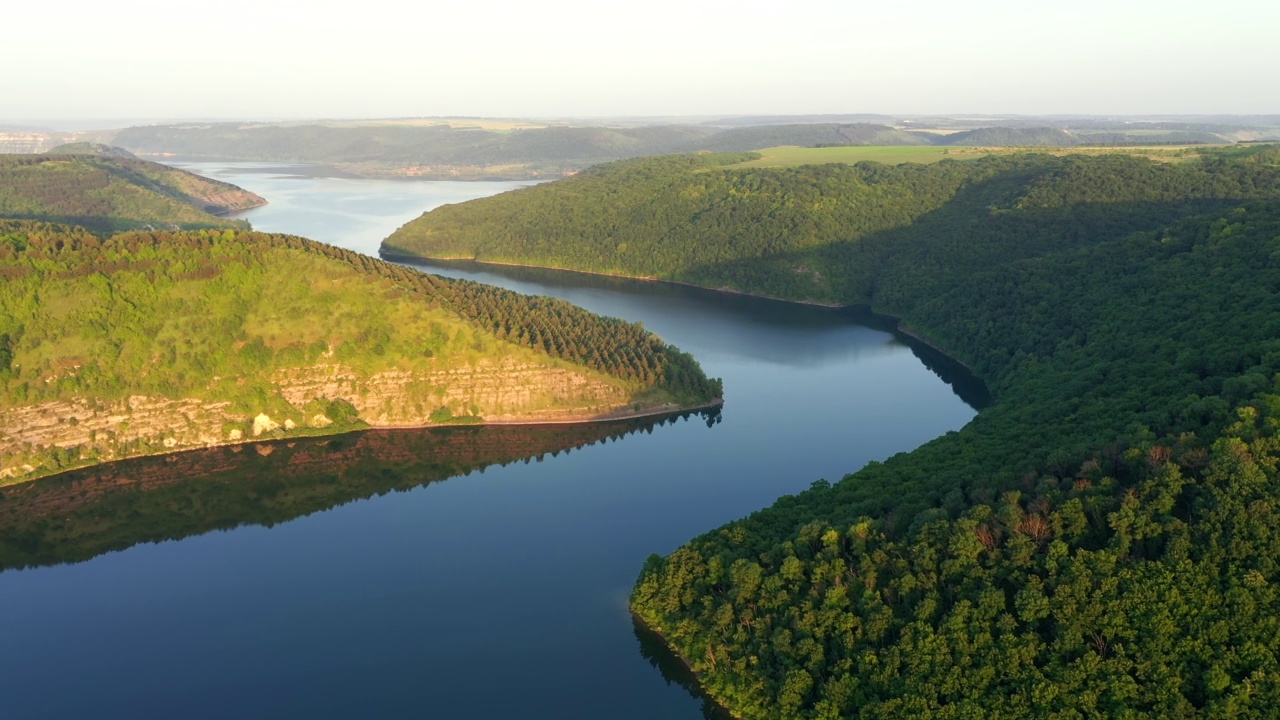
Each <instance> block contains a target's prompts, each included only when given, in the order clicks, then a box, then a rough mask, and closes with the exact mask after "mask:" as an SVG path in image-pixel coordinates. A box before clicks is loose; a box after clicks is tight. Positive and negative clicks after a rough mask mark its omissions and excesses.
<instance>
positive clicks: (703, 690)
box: [627, 602, 742, 720]
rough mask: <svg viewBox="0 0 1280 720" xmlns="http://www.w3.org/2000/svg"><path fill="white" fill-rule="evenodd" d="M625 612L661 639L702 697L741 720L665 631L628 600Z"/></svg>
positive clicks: (734, 719)
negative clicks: (656, 626) (675, 645)
mask: <svg viewBox="0 0 1280 720" xmlns="http://www.w3.org/2000/svg"><path fill="white" fill-rule="evenodd" d="M627 612H629V613H630V614H631V619H632V620H633V621H635V622H636V623H638V624H639V625H640V626H641V627H643V628H644V629H645V630H646V631H647V632H649V633H652V634H653V635H654V636H655V637H657V638H658V639H659V640H661V641H662V644H663V645H664V646H665V647H666V648H667V651H668V652H670V653H671V657H673V658H675V659H676V661H678V662H679V663H680V665H681V666H682V667H684V669H685V670H686V671H688V673H689V676H690V677H691V678H692V679H693V682H694V683H696V684H697V686H698V688H697V690H698V694H700V695H701V696H702V697H703V698H705V699H706V700H709V701H711V702H712V703H714V704H715V706H716V707H717V708H719V709H720V711H721V712H723V713H724V714H725V715H726V716H727V717H730V718H732V719H733V720H742V718H741V716H739V715H735V714H734V713H733V711H732V710H730V709H729V708H728V707H727V706H726V705H725V704H724V703H723V702H722V701H721V700H720V698H718V697H716V696H715V695H713V694H712V693H711V691H710V690H708V689H707V686H706V683H704V682H702V676H701V675H699V674H698V672H697V671H696V670H694V669H693V666H692V665H690V664H689V661H688V660H686V659H685V657H684V655H681V654H680V651H678V650H676V648H675V647H674V646H673V645H672V643H671V640H669V639H668V638H667V636H666V634H665V633H663V632H662V631H661V630H659V629H657V628H655V627H654V626H652V625H650V624H649V623H647V622H645V619H644V618H642V617H640V615H639V614H637V613H636V611H635V610H632V609H631V607H630V603H629V602H628V607H627ZM663 679H664V680H667V678H666V677H665V676H664V678H663ZM668 682H670V681H669V680H668ZM687 689H688V688H686V690H687Z"/></svg>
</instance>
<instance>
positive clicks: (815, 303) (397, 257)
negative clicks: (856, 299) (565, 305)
mask: <svg viewBox="0 0 1280 720" xmlns="http://www.w3.org/2000/svg"><path fill="white" fill-rule="evenodd" d="M378 257H380V258H382V259H383V260H391V261H393V262H412V261H414V260H418V261H426V262H432V261H436V262H469V263H475V264H476V265H493V266H495V267H514V268H528V269H531V270H555V271H556V272H566V273H576V274H579V275H595V276H596V277H607V278H614V279H617V280H638V281H640V282H650V283H664V284H667V285H680V286H683V287H689V288H695V289H698V290H707V291H710V292H718V293H726V294H729V295H741V296H743V297H750V298H758V299H760V300H773V301H775V302H784V303H792V304H795V305H808V306H810V307H821V308H828V309H831V310H845V309H848V308H853V307H858V306H857V305H841V304H840V303H833V302H822V301H820V300H793V299H790V298H780V297H775V296H773V295H761V294H759V293H750V292H747V291H745V290H734V289H733V288H731V287H728V286H725V287H718V288H715V287H708V286H706V285H698V284H697V283H691V282H684V281H682V280H664V279H663V278H660V277H657V276H655V275H622V274H620V273H607V272H596V271H595V270H577V269H575V268H567V267H558V266H555V265H529V264H527V263H516V262H502V261H499V260H477V259H475V258H468V257H456V258H447V257H426V256H423V255H405V254H402V253H391V252H384V251H383V250H382V249H381V248H379V249H378Z"/></svg>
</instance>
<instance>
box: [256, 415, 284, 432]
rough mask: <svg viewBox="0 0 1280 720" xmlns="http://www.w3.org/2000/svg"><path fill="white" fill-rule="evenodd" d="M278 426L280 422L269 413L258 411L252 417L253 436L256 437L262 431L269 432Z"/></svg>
mask: <svg viewBox="0 0 1280 720" xmlns="http://www.w3.org/2000/svg"><path fill="white" fill-rule="evenodd" d="M279 427H280V423H278V422H276V421H275V420H272V419H271V416H270V415H267V414H266V413H258V416H257V417H255V418H254V419H253V436H254V437H258V436H259V435H261V434H262V433H264V432H271V431H272V430H275V429H277V428H279Z"/></svg>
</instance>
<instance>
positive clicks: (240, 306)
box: [0, 222, 721, 484]
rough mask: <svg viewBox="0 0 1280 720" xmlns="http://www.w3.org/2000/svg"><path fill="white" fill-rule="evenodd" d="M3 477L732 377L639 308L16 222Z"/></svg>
mask: <svg viewBox="0 0 1280 720" xmlns="http://www.w3.org/2000/svg"><path fill="white" fill-rule="evenodd" d="M0 277H3V278H4V281H3V283H2V284H0V484H3V483H4V482H13V481H16V480H21V479H29V478H31V477H34V476H37V475H42V474H48V473H50V472H55V471H58V470H61V469H65V468H67V467H73V466H76V465H82V464H87V463H93V462H99V461H103V460H108V459H115V458H120V457H126V456H130V455H138V454H145V453H152V452H159V451H165V450H172V449H176V448H182V447H189V446H203V445H210V444H217V443H221V442H227V441H232V440H237V439H241V438H245V439H247V438H250V437H255V436H262V437H271V436H274V435H276V434H279V433H285V434H297V433H302V434H306V433H315V432H334V431H338V430H342V429H350V428H351V427H357V426H363V425H365V424H368V425H376V426H404V425H421V424H450V423H458V422H463V423H467V422H479V421H481V420H487V421H542V420H566V419H591V418H597V417H611V416H617V415H619V414H626V413H632V412H637V411H655V410H664V409H666V410H670V409H674V408H677V407H686V406H692V405H701V404H705V403H707V402H709V401H711V400H713V399H714V398H717V397H719V396H720V394H721V393H720V388H719V382H718V381H708V380H707V378H706V377H705V376H704V375H703V374H702V371H701V370H700V369H699V367H698V365H697V363H696V362H695V361H694V360H693V359H692V358H691V357H689V356H688V355H685V354H683V353H681V352H679V351H678V350H676V349H675V348H672V347H670V346H668V345H666V344H665V343H663V342H662V341H661V340H660V339H658V338H657V337H655V336H654V335H652V334H651V333H649V332H647V331H645V330H644V329H643V328H642V327H640V326H639V325H633V324H630V323H625V322H622V321H619V320H615V319H611V318H601V317H597V316H595V315H592V314H590V313H587V312H586V311H584V310H580V309H578V308H576V307H574V306H572V305H570V304H568V303H565V302H562V301H558V300H553V299H549V298H529V297H524V296H521V295H517V294H515V293H511V292H508V291H504V290H499V289H496V288H492V287H488V286H485V285H480V284H477V283H469V282H465V281H452V280H443V279H440V278H436V277H433V276H430V275H426V274H424V273H420V272H417V271H414V270H409V269H407V268H403V267H401V266H397V265H391V264H388V263H383V262H381V261H378V260H373V259H370V258H368V257H365V256H362V255H360V254H358V253H353V252H350V251H347V250H341V249H338V248H334V247H330V246H327V245H322V244H320V243H316V242H312V241H309V240H305V239H302V238H296V237H291V236H282V235H264V234H259V233H251V232H244V231H240V232H237V231H232V230H226V231H199V232H182V233H167V232H146V233H144V232H135V233H126V234H120V235H116V236H114V237H111V238H109V239H106V240H102V239H100V238H98V237H96V236H93V235H91V234H89V233H87V232H85V231H82V230H76V229H71V228H65V227H59V226H52V225H39V224H33V223H21V222H9V223H4V224H0Z"/></svg>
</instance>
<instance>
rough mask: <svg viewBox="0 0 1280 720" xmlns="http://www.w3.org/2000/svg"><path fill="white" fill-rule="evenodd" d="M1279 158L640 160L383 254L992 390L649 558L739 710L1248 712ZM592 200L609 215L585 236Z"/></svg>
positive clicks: (1271, 366) (453, 223) (1264, 690)
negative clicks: (691, 288) (594, 294)
mask: <svg viewBox="0 0 1280 720" xmlns="http://www.w3.org/2000/svg"><path fill="white" fill-rule="evenodd" d="M1276 161H1277V151H1276V150H1274V149H1267V148H1253V149H1249V150H1248V151H1243V150H1241V151H1234V152H1233V153H1232V154H1230V156H1228V155H1227V154H1224V155H1222V156H1219V157H1209V158H1207V159H1204V160H1202V161H1195V162H1188V163H1180V164H1159V163H1154V162H1151V161H1147V160H1142V159H1136V158H1129V157H1122V156H1106V157H1065V158H1051V157H1040V156H1016V157H993V158H988V159H984V160H979V161H974V162H970V163H956V162H946V161H944V162H942V163H938V164H937V165H932V166H916V167H912V166H900V167H886V166H878V165H872V164H864V165H857V166H852V167H842V166H822V167H808V168H798V169H794V170H777V171H770V172H766V171H763V170H753V171H741V172H739V171H734V170H727V169H724V167H723V163H725V162H726V160H725V159H723V158H715V157H683V158H664V159H659V160H646V161H637V162H630V163H620V164H617V165H614V166H611V167H606V168H601V169H599V170H598V171H592V172H589V173H584V175H583V176H582V177H580V178H578V179H575V180H574V181H565V182H561V183H556V184H552V185H547V186H540V187H537V188H533V189H531V190H525V191H520V192H518V193H511V194H509V195H507V196H500V197H498V198H494V199H491V200H485V201H480V202H476V203H473V204H468V205H463V206H457V207H453V208H446V209H445V210H444V212H440V213H439V215H438V217H436V218H433V217H432V215H435V213H432V214H430V215H428V216H427V217H426V219H425V220H419V221H415V223H414V224H413V225H411V226H409V227H408V228H406V230H405V231H403V232H402V233H400V234H398V235H397V236H396V237H393V238H392V239H391V240H389V243H388V244H389V246H395V245H396V240H397V239H398V238H407V237H412V236H411V234H410V232H411V231H412V232H417V233H421V234H419V235H418V237H427V238H431V240H430V242H435V241H436V239H440V238H454V239H460V238H462V237H469V238H472V240H473V241H475V242H476V243H477V244H476V245H474V246H471V247H473V248H474V249H476V250H478V252H477V253H476V254H477V255H479V256H480V257H481V259H484V258H485V257H489V256H491V255H490V253H496V252H497V251H498V248H504V249H513V248H517V247H521V252H522V253H527V254H528V255H527V256H534V254H535V253H545V254H546V255H547V256H548V257H551V258H553V259H554V264H558V265H562V266H563V265H568V266H574V264H575V263H578V264H580V265H584V266H585V265H589V264H590V263H600V264H599V265H597V266H595V267H587V268H584V269H596V268H601V267H602V268H610V267H613V268H617V267H622V268H624V269H625V271H626V272H628V273H629V274H637V275H659V276H663V277H673V278H675V279H682V280H694V281H697V282H700V283H701V284H707V285H711V286H713V287H714V286H719V285H722V284H724V285H731V286H732V287H735V288H737V289H744V290H750V291H755V292H760V293H765V294H775V295H783V296H786V297H791V298H795V299H819V300H830V301H834V302H840V303H855V304H867V305H869V306H870V307H872V308H873V309H875V310H878V311H880V312H884V313H888V314H891V315H895V316H897V317H900V318H902V323H903V326H904V328H905V329H907V330H908V331H909V332H913V333H916V334H918V335H920V336H922V337H925V338H927V339H928V340H929V341H930V342H932V343H934V344H936V345H937V346H938V347H940V348H943V349H944V350H946V351H947V352H948V353H950V354H951V355H953V356H954V357H955V358H957V359H958V360H960V361H962V362H964V363H965V364H967V365H968V366H969V367H971V368H972V369H974V370H975V372H977V373H978V375H979V376H981V377H982V378H983V379H984V380H985V381H986V382H987V383H988V386H989V387H990V389H991V390H992V393H993V395H994V402H993V404H992V405H991V406H989V407H987V408H985V409H984V410H983V411H982V412H981V413H979V415H978V416H977V417H976V418H975V420H974V421H973V422H971V423H970V424H969V425H968V426H967V427H965V428H964V429H963V430H961V431H959V432H955V433H950V434H948V435H946V436H944V437H941V438H938V439H937V440H934V441H933V442H931V443H928V444H926V445H925V446H923V447H922V448H920V449H918V450H916V451H914V452H911V453H906V454H902V455H899V456H896V457H894V458H891V459H889V460H887V461H885V462H883V463H873V464H871V465H869V466H867V467H866V468H863V469H861V470H859V471H858V472H856V473H854V474H852V475H849V476H846V477H845V478H844V479H843V480H841V481H839V482H836V483H834V484H832V483H827V482H826V481H819V482H815V483H814V486H813V488H812V489H811V490H809V491H807V492H804V493H802V494H800V495H798V496H793V497H784V498H782V499H780V500H779V501H778V502H777V503H776V504H775V505H774V506H773V507H770V508H768V509H765V510H762V511H759V512H757V513H755V514H753V515H752V516H750V517H748V518H745V519H743V520H741V521H738V522H734V523H730V524H729V525H726V526H725V527H722V528H719V529H716V530H714V531H711V532H709V533H707V534H706V535H703V536H701V537H699V538H696V539H694V540H693V541H691V542H690V543H689V544H687V545H685V546H684V547H682V548H680V549H678V550H676V551H675V552H674V553H673V554H671V555H670V556H668V557H665V558H664V557H659V556H656V555H655V556H653V557H651V558H650V559H649V561H648V562H647V563H646V565H645V567H644V569H643V572H642V574H641V577H640V579H639V580H638V581H637V584H636V587H635V590H634V594H633V597H632V607H633V610H634V611H635V613H636V615H637V616H638V617H639V618H640V619H641V620H642V621H643V622H644V623H645V624H646V625H647V626H649V627H650V628H653V629H654V630H656V631H658V632H660V633H662V635H663V636H664V637H665V638H666V640H667V642H668V643H669V644H670V645H671V646H672V648H673V649H674V650H676V651H677V652H678V653H679V654H680V656H681V657H682V658H684V660H685V661H686V662H688V663H689V664H690V666H691V667H692V668H693V670H694V671H695V672H697V673H698V675H699V677H700V681H701V683H702V684H703V687H704V688H705V689H706V690H707V692H709V693H710V694H711V695H712V696H714V697H715V698H716V699H717V700H718V701H719V702H720V703H722V704H723V705H725V706H726V707H727V708H728V709H729V710H731V711H732V712H733V713H734V714H735V715H736V716H738V717H742V718H748V719H750V718H788V719H790V718H837V717H863V718H1086V717H1133V718H1177V717H1206V718H1207V717H1269V716H1270V715H1271V714H1272V712H1273V709H1274V707H1275V706H1276V704H1277V702H1278V701H1280V657H1278V655H1280V639H1278V638H1280V594H1278V593H1277V590H1276V586H1277V583H1278V582H1280V564H1278V563H1277V558H1280V513H1278V512H1277V509H1276V508H1277V503H1276V498H1277V497H1278V496H1280V339H1278V338H1280V260H1278V258H1280V169H1278V168H1277V167H1276ZM605 188H607V192H606V190H605ZM605 197H608V198H610V200H609V202H613V203H614V204H615V206H616V207H618V208H620V210H618V212H617V213H616V214H615V216H614V217H610V218H605V217H604V216H603V215H600V216H596V215H593V213H595V212H596V208H597V199H598V198H599V203H600V204H603V203H604V202H605V200H604V198H605ZM522 198H523V199H522ZM642 198H647V204H646V202H645V200H642ZM517 206H518V207H519V208H520V209H521V211H522V212H523V213H524V214H523V215H521V216H520V217H521V219H522V220H524V221H525V222H524V223H523V224H520V223H518V222H517V221H516V220H515V217H516V216H515V215H514V214H510V213H514V212H515V208H516V207H517ZM553 208H554V210H553ZM556 211H558V212H560V213H561V214H563V215H564V216H566V219H567V221H568V222H566V223H565V224H560V225H555V226H554V227H555V228H556V229H555V230H554V231H551V230H545V231H544V228H551V227H553V225H552V218H553V217H554V215H555V212H556ZM437 212H439V211H437ZM500 218H505V220H502V219H500ZM646 218H652V220H646ZM575 220H587V221H589V222H585V223H584V224H583V225H581V226H579V227H577V228H576V229H575V228H574V227H573V226H572V224H571V223H573V222H574V221H575ZM504 221H505V222H511V223H513V226H512V227H511V228H509V229H508V231H507V232H506V233H505V234H504V233H502V232H500V231H498V228H499V227H500V225H501V223H502V222H504ZM468 222H476V223H480V224H481V226H482V231H481V232H478V233H477V234H476V235H475V236H464V235H463V234H461V233H457V232H456V229H457V228H462V227H463V226H464V223H468ZM633 225H635V226H638V227H636V228H635V229H634V230H631V229H629V228H630V227H631V226H633ZM426 229H430V230H431V231H432V232H436V233H438V235H436V236H434V237H433V236H432V235H431V234H430V233H423V232H422V231H424V230H426ZM628 232H629V233H630V234H628V235H625V236H622V238H621V239H623V241H624V242H626V243H627V248H626V249H625V250H624V251H622V252H620V251H619V248H618V244H619V243H618V242H617V240H618V239H619V238H618V234H619V233H628ZM481 238H486V239H485V240H482V239H481ZM517 238H518V240H517ZM486 241H490V242H492V243H493V244H492V245H486V244H484V243H485V242H486ZM516 242H522V243H523V246H517V245H516V244H515V243H516ZM456 247H457V248H461V249H466V248H467V247H468V246H467V245H466V243H465V241H463V242H462V243H461V244H459V245H458V246H456ZM631 248H636V249H638V250H639V252H637V253H635V255H634V256H633V255H628V254H627V253H629V252H630V250H631ZM553 253H563V254H562V255H554V254H553ZM524 256H525V255H521V256H518V257H524ZM622 258H625V261H624V260H622ZM606 262H608V263H612V264H605V263H606ZM624 262H625V263H627V264H623V263H624ZM547 264H553V263H550V262H549V263H547ZM851 469H852V468H851Z"/></svg>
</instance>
